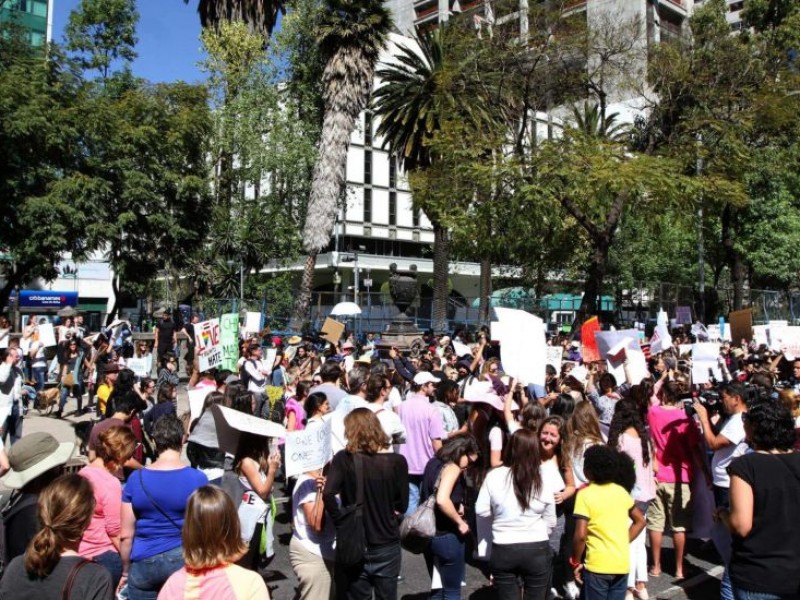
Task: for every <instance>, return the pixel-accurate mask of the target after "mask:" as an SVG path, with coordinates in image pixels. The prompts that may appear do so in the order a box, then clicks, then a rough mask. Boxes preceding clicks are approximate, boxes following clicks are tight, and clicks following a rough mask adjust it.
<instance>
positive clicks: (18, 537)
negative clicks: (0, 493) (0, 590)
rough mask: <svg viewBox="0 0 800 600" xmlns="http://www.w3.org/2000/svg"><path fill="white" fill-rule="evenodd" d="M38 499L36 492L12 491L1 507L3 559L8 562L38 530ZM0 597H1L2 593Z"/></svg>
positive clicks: (19, 552) (23, 549)
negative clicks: (6, 502) (4, 504)
mask: <svg viewBox="0 0 800 600" xmlns="http://www.w3.org/2000/svg"><path fill="white" fill-rule="evenodd" d="M38 501H39V495H38V494H31V493H28V492H21V493H20V492H17V491H15V492H12V496H11V499H10V501H9V503H8V505H7V506H6V507H4V508H3V529H4V540H3V542H4V544H5V554H4V556H3V559H4V560H6V561H8V562H10V561H11V559H12V558H15V557H17V556H20V555H22V554H25V548H27V547H28V543H29V542H30V541H31V540H32V539H33V536H34V535H36V532H37V531H39V518H38V517H37V516H36V504H37V502H38ZM0 598H3V596H2V594H0Z"/></svg>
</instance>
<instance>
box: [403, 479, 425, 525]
mask: <svg viewBox="0 0 800 600" xmlns="http://www.w3.org/2000/svg"><path fill="white" fill-rule="evenodd" d="M421 486H422V475H409V476H408V508H407V509H406V514H405V516H406V517H410V516H411V515H413V514H414V511H415V510H417V507H418V506H419V496H420V487H421Z"/></svg>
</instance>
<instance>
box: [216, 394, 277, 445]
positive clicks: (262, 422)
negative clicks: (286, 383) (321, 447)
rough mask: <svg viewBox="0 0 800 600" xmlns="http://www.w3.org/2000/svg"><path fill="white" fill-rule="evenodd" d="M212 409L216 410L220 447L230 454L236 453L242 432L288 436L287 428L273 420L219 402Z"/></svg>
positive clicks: (268, 435)
mask: <svg viewBox="0 0 800 600" xmlns="http://www.w3.org/2000/svg"><path fill="white" fill-rule="evenodd" d="M211 410H212V411H213V412H214V423H216V425H217V439H218V440H219V449H220V450H223V451H225V452H229V453H230V454H235V453H236V450H237V446H238V445H239V435H240V434H241V433H252V434H253V435H258V436H261V437H264V438H282V437H286V428H285V427H284V426H283V425H278V424H277V423H273V422H272V421H268V420H266V419H259V418H258V417H254V416H253V415H248V414H245V413H243V412H239V411H238V410H233V409H232V408H226V407H224V406H220V405H219V404H215V405H214V406H212V407H211ZM265 441H266V440H265Z"/></svg>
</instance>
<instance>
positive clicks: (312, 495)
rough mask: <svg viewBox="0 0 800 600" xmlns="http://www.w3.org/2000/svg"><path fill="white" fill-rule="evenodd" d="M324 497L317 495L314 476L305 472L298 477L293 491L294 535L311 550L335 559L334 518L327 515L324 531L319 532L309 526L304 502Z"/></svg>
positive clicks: (320, 499) (324, 521)
mask: <svg viewBox="0 0 800 600" xmlns="http://www.w3.org/2000/svg"><path fill="white" fill-rule="evenodd" d="M317 499H319V501H320V502H322V498H321V497H318V495H317V484H316V482H315V481H314V479H313V478H312V477H309V476H308V475H306V474H305V473H303V474H302V475H300V476H299V477H298V478H297V483H295V486H294V492H293V493H292V506H293V507H294V518H293V519H292V524H293V525H294V526H293V527H292V530H293V534H292V535H293V536H294V537H295V539H297V540H298V541H299V542H300V543H301V544H302V545H303V548H305V549H306V550H308V551H309V552H311V553H313V554H316V555H317V556H321V557H323V558H325V559H327V560H333V559H334V555H335V552H334V546H335V545H336V530H335V529H334V527H333V520H332V519H329V518H328V517H327V516H326V517H325V518H324V519H323V520H322V523H323V526H322V531H320V532H319V533H317V532H316V531H314V530H313V529H311V528H310V527H309V526H308V521H306V513H305V510H303V504H307V503H309V502H314V501H316V500H317Z"/></svg>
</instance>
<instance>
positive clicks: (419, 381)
mask: <svg viewBox="0 0 800 600" xmlns="http://www.w3.org/2000/svg"><path fill="white" fill-rule="evenodd" d="M440 381H441V379H439V378H438V377H434V376H433V375H431V374H430V373H429V372H428V371H420V372H419V373H417V374H416V375H414V383H415V384H416V385H425V384H426V383H439V382H440Z"/></svg>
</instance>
